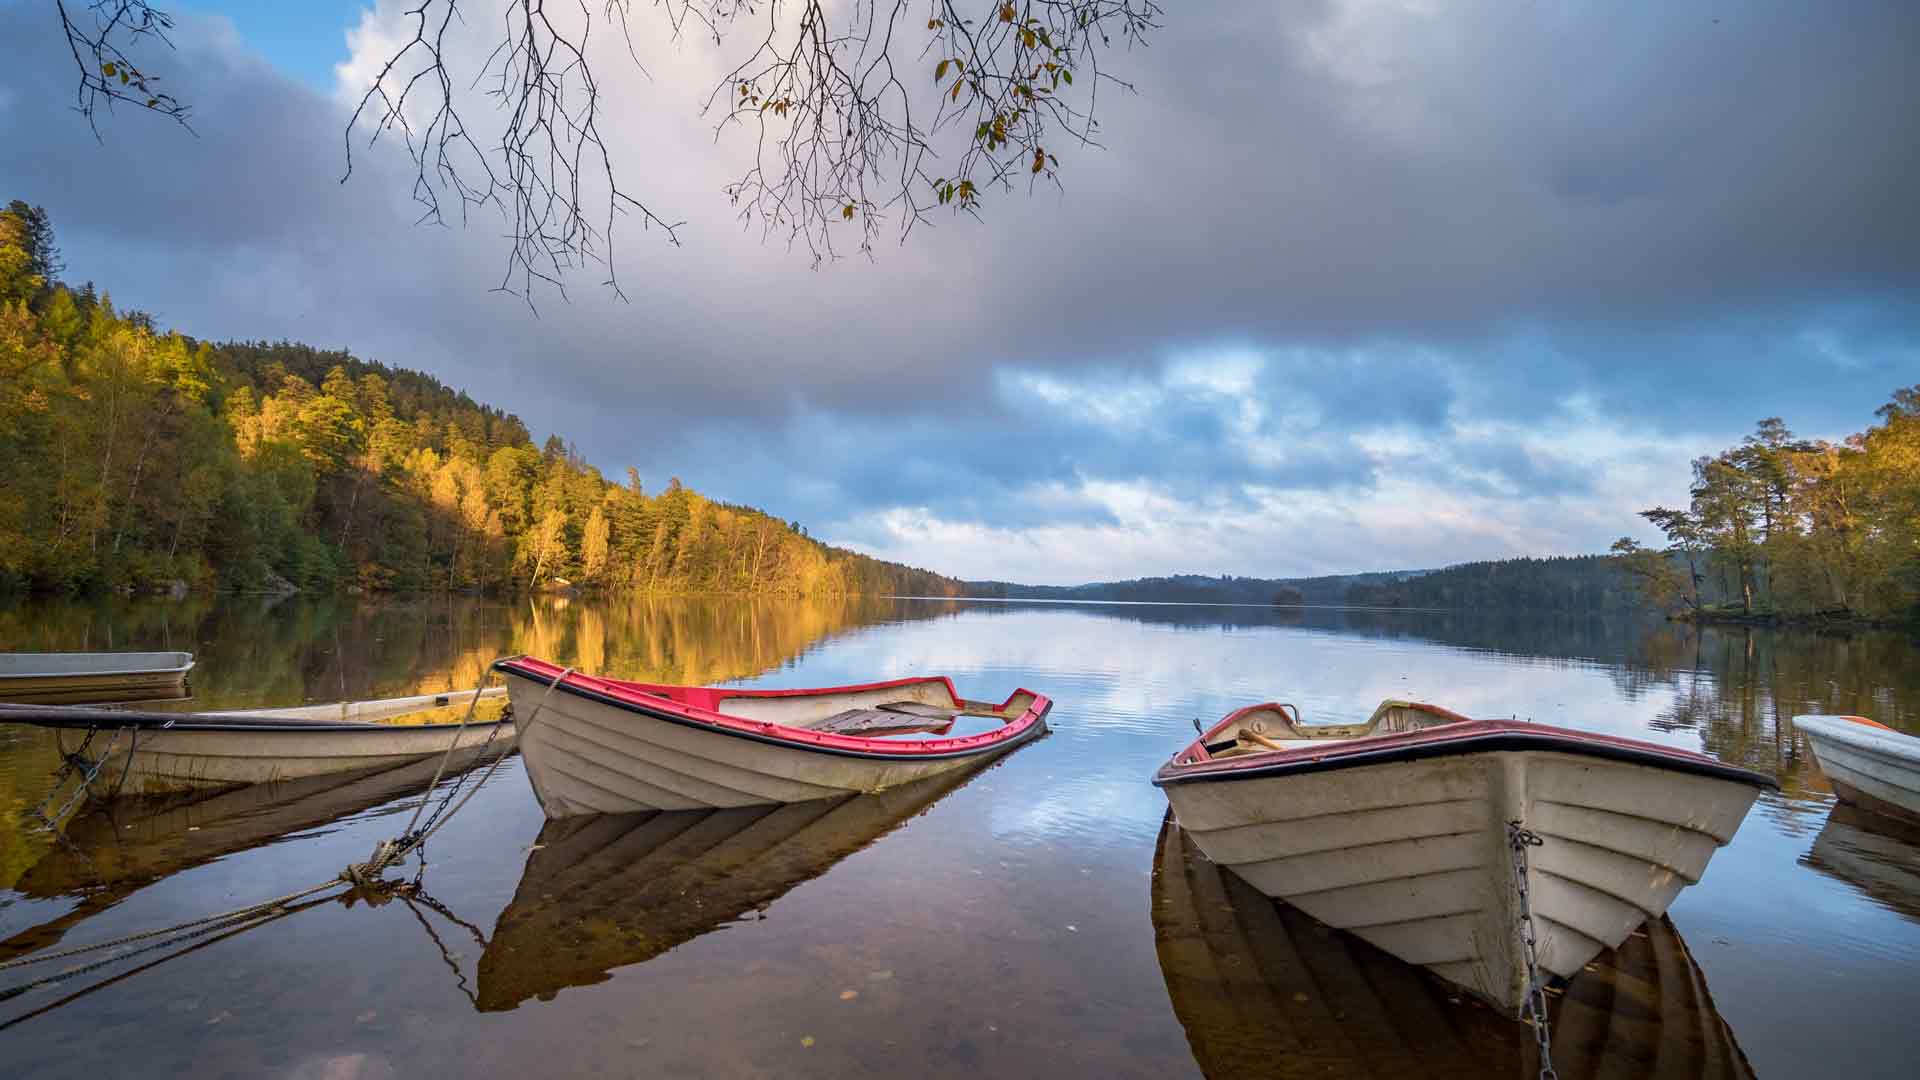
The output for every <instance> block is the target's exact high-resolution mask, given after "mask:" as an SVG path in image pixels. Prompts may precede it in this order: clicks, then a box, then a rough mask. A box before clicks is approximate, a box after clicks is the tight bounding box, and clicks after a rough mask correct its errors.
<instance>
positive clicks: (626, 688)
mask: <svg viewBox="0 0 1920 1080" xmlns="http://www.w3.org/2000/svg"><path fill="white" fill-rule="evenodd" d="M494 667H496V668H498V669H500V670H502V671H507V672H511V673H512V674H515V675H519V676H521V677H523V678H527V679H532V680H534V681H535V682H540V683H546V684H551V683H552V682H553V681H554V680H555V679H557V678H559V677H560V674H561V672H563V671H565V670H566V669H565V668H562V667H561V666H560V665H558V664H554V663H550V662H548V661H546V660H541V659H538V658H536V657H531V656H515V657H510V658H508V659H505V660H501V661H498V662H497V663H495V664H494ZM925 683H939V684H940V685H942V686H944V687H945V688H946V691H947V693H948V694H949V695H950V696H951V697H952V699H953V701H954V702H955V703H956V704H959V703H964V702H965V701H966V699H964V698H962V697H961V696H960V694H959V692H958V691H956V690H955V689H954V687H953V680H952V679H949V678H947V677H946V676H944V675H935V676H928V677H924V678H914V679H890V680H886V681H883V682H873V683H859V684H856V685H853V686H827V687H819V688H815V689H798V690H741V689H733V688H729V687H716V686H674V685H670V684H665V683H641V682H628V681H627V680H625V679H607V678H602V677H600V676H596V675H583V674H581V673H579V672H577V671H576V672H574V673H572V674H570V675H568V676H567V677H566V679H565V681H563V682H561V683H560V688H561V689H563V690H569V691H572V692H574V693H578V694H584V695H586V696H590V697H593V698H596V699H598V700H601V701H604V702H607V703H609V704H613V705H619V706H622V707H624V708H628V709H632V710H634V711H636V712H645V713H649V714H653V715H657V716H662V717H666V718H670V719H676V720H682V721H689V722H692V723H695V724H698V725H701V726H705V727H710V728H715V729H718V730H720V731H722V732H726V733H728V734H734V735H744V736H748V737H750V738H755V739H760V740H765V741H771V742H777V743H782V744H785V745H788V746H792V747H793V748H795V749H797V750H821V751H827V752H831V753H842V754H845V753H853V754H860V755H862V756H868V757H892V758H902V759H906V760H914V759H919V758H929V757H952V756H954V755H956V754H967V753H973V752H979V751H985V750H991V749H996V748H998V747H1000V746H1002V745H1004V744H1007V743H1012V742H1018V741H1020V740H1022V739H1024V738H1025V737H1026V736H1027V735H1029V734H1033V733H1035V732H1034V730H1033V729H1034V728H1035V727H1036V726H1038V727H1040V728H1041V729H1042V730H1044V728H1045V725H1044V721H1045V718H1046V715H1047V713H1048V712H1049V711H1050V710H1051V709H1052V708H1053V701H1052V699H1050V698H1048V697H1047V696H1046V695H1045V694H1036V693H1034V692H1033V691H1031V690H1015V691H1014V692H1013V693H1012V694H1009V695H1008V696H1007V700H1005V701H1003V702H1001V703H1000V704H999V705H997V706H990V707H992V708H996V709H1005V708H1006V707H1008V706H1009V705H1011V704H1013V701H1014V699H1015V698H1018V697H1019V696H1020V695H1022V694H1026V695H1028V696H1030V697H1032V698H1033V700H1032V701H1031V702H1030V703H1029V704H1028V705H1027V708H1026V711H1024V712H1022V713H1021V714H1020V715H1019V716H1017V717H1014V718H1013V719H1012V720H1008V721H1006V722H1004V723H1002V724H1001V725H1000V726H999V727H997V728H994V729H993V730H992V731H986V732H982V733H980V734H978V735H968V736H963V737H960V738H953V739H916V740H911V741H901V740H897V739H888V738H869V737H863V736H859V735H841V734H836V733H833V732H827V731H810V730H808V729H806V728H797V727H791V726H789V725H786V724H776V723H773V722H772V721H769V720H748V719H745V718H742V717H738V716H730V715H728V714H726V713H724V712H721V711H720V708H719V706H720V703H721V702H722V701H725V700H727V699H729V698H743V697H744V698H787V697H807V696H818V695H822V694H847V693H859V692H861V691H867V690H889V689H893V688H895V687H903V686H919V685H923V684H925Z"/></svg>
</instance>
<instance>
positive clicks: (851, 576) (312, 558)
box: [0, 202, 960, 596]
mask: <svg viewBox="0 0 1920 1080" xmlns="http://www.w3.org/2000/svg"><path fill="white" fill-rule="evenodd" d="M61 270H62V267H61V264H60V258H59V252H58V249H57V247H56V246H55V244H54V235H53V229H52V226H51V224H50V223H49V222H48V221H47V218H46V215H45V214H44V213H43V212H41V211H40V210H39V209H38V208H35V207H30V206H27V205H26V204H24V203H20V202H14V203H12V204H11V205H9V206H8V207H7V208H6V209H5V210H4V211H0V589H5V590H11V591H22V590H26V591H36V592H46V591H71V590H98V589H149V588H172V589H175V590H178V589H179V588H181V587H183V586H184V587H187V588H224V589H266V588H277V589H285V588H287V587H289V586H292V587H297V588H301V589H312V590H326V589H333V588H362V589H370V590H408V589H475V590H517V589H529V588H548V587H553V586H556V585H562V584H565V585H571V586H575V587H585V588H605V589H626V590H634V591H638V592H647V593H755V594H769V595H835V594H912V595H937V596H950V595H955V594H957V593H958V592H959V591H960V583H959V582H957V581H954V580H952V579H950V578H944V577H941V576H939V575H937V574H932V573H929V572H927V571H923V570H917V569H913V568H911V567H906V566H901V565H898V564H895V563H887V562H882V561H880V560H876V559H872V558H868V557H866V556H863V555H859V554H857V553H854V552H851V551H847V550H844V549H841V548H836V547H832V546H830V545H827V544H823V543H821V542H819V541H818V540H815V539H813V538H811V537H809V536H807V535H806V531H805V530H804V529H803V528H800V527H799V526H798V525H797V524H790V523H788V522H784V521H782V520H780V519H778V518H775V517H773V516H771V515H768V514H766V513H764V512H762V511H759V510H756V509H753V508H751V507H746V506H735V505H730V504H727V503H723V502H718V501H715V500H713V499H709V498H707V497H706V496H703V495H701V494H699V493H698V492H696V491H694V490H692V489H690V488H687V487H685V486H684V485H682V484H681V483H680V482H679V480H677V479H674V480H670V481H669V482H668V483H667V484H666V485H665V487H664V488H662V489H661V490H659V491H657V492H652V493H649V492H647V491H646V490H644V489H643V488H642V485H641V481H640V477H639V476H638V475H637V474H636V473H635V472H633V471H632V470H629V471H628V472H627V475H626V477H625V478H624V481H623V482H617V483H616V482H612V481H609V480H608V479H607V478H605V477H604V476H602V475H601V473H600V471H599V470H598V469H596V468H594V467H593V466H592V465H590V464H588V463H587V462H586V461H584V460H583V459H582V458H581V457H580V455H579V454H578V453H577V452H576V451H575V450H574V449H573V448H571V447H570V446H568V445H567V444H566V443H565V442H564V441H562V440H561V439H560V438H559V437H558V436H552V437H549V438H548V439H547V440H546V441H545V442H544V443H543V444H539V445H536V444H535V443H534V442H533V440H532V438H531V437H530V435H529V433H528V431H527V428H526V426H525V425H524V424H522V423H521V422H520V420H519V419H518V418H516V417H514V416H513V415H511V414H509V413H507V412H504V411H502V410H500V409H497V408H494V407H491V406H488V405H483V404H480V403H478V402H475V401H473V400H472V399H471V398H469V397H468V396H467V395H465V394H463V393H460V392H458V391H456V390H453V389H451V388H449V387H447V386H445V385H443V384H442V383H440V382H439V381H438V380H437V379H434V378H433V377H431V376H429V375H425V374H421V373H419V372H413V371H407V370H404V369H400V368H393V367H388V366H386V365H384V364H379V363H373V362H370V361H365V360H361V359H358V358H356V357H353V356H351V355H348V354H347V353H344V352H328V351H324V350H319V349H314V348H311V347H309V346H305V345H297V344H292V343H288V342H282V343H278V344H268V343H264V342H261V343H232V344H213V343H209V342H205V341H199V340H196V339H194V338H191V337H188V336H186V335H184V334H181V333H178V332H172V331H163V330H161V329H159V328H157V327H156V326H154V324H153V320H152V319H151V318H150V317H148V316H146V315H144V314H142V313H140V312H136V311H121V310H119V309H117V308H116V307H115V306H114V304H113V301H112V299H111V298H110V297H109V296H107V295H106V294H105V293H104V292H100V291H96V289H95V288H94V286H93V285H92V284H91V283H87V284H84V285H81V286H78V287H73V286H70V285H68V284H66V283H63V282H62V281H61V280H60V272H61Z"/></svg>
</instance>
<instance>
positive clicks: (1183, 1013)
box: [1152, 819, 1753, 1080]
mask: <svg viewBox="0 0 1920 1080" xmlns="http://www.w3.org/2000/svg"><path fill="white" fill-rule="evenodd" d="M1152 897H1153V929H1154V941H1155V946H1156V951H1157V952H1158V954H1159V959H1160V973H1161V975H1162V977H1163V978H1165V980H1166V984H1167V996H1168V998H1169V999H1170V1000H1171V1002H1172V1005H1173V1012H1174V1015H1175V1016H1176V1017H1178V1018H1179V1020H1180V1024H1181V1026H1182V1027H1184V1028H1185V1029H1186V1034H1187V1042H1188V1044H1189V1045H1190V1046H1191V1047H1192V1049H1193V1056H1194V1060H1195V1062H1196V1063H1197V1064H1198V1065H1199V1067H1200V1071H1201V1073H1202V1074H1203V1075H1205V1076H1208V1077H1212V1078H1217V1080H1236V1078H1239V1077H1245V1076H1299V1077H1309V1076H1311V1077H1324V1078H1334V1080H1338V1078H1342V1077H1353V1078H1360V1077H1376V1076H1395V1077H1425V1078H1437V1077H1458V1078H1460V1080H1481V1078H1482V1077H1489V1076H1509V1077H1519V1076H1534V1075H1537V1074H1538V1072H1539V1068H1540V1061H1539V1053H1538V1048H1537V1046H1536V1045H1535V1042H1534V1038H1533V1034H1532V1032H1531V1031H1530V1030H1529V1029H1527V1028H1525V1027H1522V1026H1520V1025H1518V1024H1514V1023H1512V1022H1511V1021H1510V1020H1509V1019H1508V1018H1507V1017H1506V1016H1505V1015H1503V1014H1501V1013H1499V1012H1497V1011H1495V1010H1493V1009H1490V1008H1488V1007H1487V1006H1485V1005H1483V1004H1481V1003H1480V1002H1477V1001H1474V1000H1472V999H1471V998H1467V997H1463V996H1462V995H1460V994H1459V993H1457V992H1456V991H1455V990H1454V989H1453V988H1452V987H1450V986H1448V985H1447V984H1446V983H1445V982H1443V981H1442V980H1440V979H1437V978H1434V977H1432V976H1431V975H1429V974H1427V973H1426V972H1424V971H1422V970H1421V969H1419V968H1416V967H1412V966H1409V965H1407V964H1405V963H1402V962H1401V961H1400V960H1398V959H1396V958H1395V957H1393V956H1391V955H1389V954H1387V953H1385V952H1383V951H1381V950H1380V949H1377V948H1375V947H1373V946H1372V945H1369V944H1368V943H1366V942H1365V941H1362V940H1360V939H1358V938H1356V937H1354V936H1353V935H1350V934H1343V933H1340V932H1338V931H1336V930H1333V929H1332V928H1330V927H1328V926H1326V925H1325V924H1323V923H1320V922H1319V921H1317V920H1315V919H1313V918H1312V917H1311V916H1309V915H1307V914H1306V913H1304V912H1302V911H1300V910H1298V909H1297V908H1293V907H1290V906H1288V905H1286V904H1282V903H1275V902H1274V901H1272V900H1269V899H1268V898H1266V897H1265V896H1263V895H1261V894H1260V892H1259V891H1258V890H1257V889H1255V888H1253V887H1252V886H1251V885H1249V884H1247V882H1246V881H1244V880H1243V879H1241V878H1240V877H1238V876H1237V875H1234V874H1231V873H1228V872H1226V871H1225V869H1224V868H1222V867H1220V866H1219V865H1217V864H1215V863H1214V862H1212V861H1211V860H1209V859H1208V858H1207V857H1206V856H1205V855H1204V854H1202V853H1201V852H1200V851H1199V850H1198V849H1197V848H1196V847H1195V846H1194V844H1193V841H1192V839H1191V838H1190V837H1188V836H1187V835H1186V834H1185V833H1184V832H1183V830H1181V829H1180V827H1179V826H1178V825H1176V824H1175V823H1174V822H1173V821H1172V820H1171V819H1169V820H1168V822H1167V823H1166V824H1165V825H1164V826H1163V827H1162V829H1161V832H1160V842H1159V848H1158V851H1157V853H1156V855H1155V857H1154V864H1153V888H1152ZM1548 1009H1549V1015H1550V1019H1551V1022H1552V1030H1553V1042H1552V1045H1551V1047H1550V1050H1551V1054H1552V1059H1553V1064H1554V1067H1555V1068H1556V1070H1557V1071H1558V1073H1559V1075H1560V1076H1562V1077H1565V1078H1567V1080H1576V1078H1589V1077H1592V1078H1598V1077H1650V1076H1656V1077H1687V1078H1689V1080H1692V1078H1724V1080H1747V1078H1751V1077H1752V1076H1753V1069H1752V1067H1751V1066H1750V1065H1749V1064H1748V1062H1747V1058H1746V1055H1745V1054H1744V1053H1743V1052H1742V1051H1741V1049H1740V1045H1739V1043H1738V1042H1737V1041H1736V1040H1735V1039H1734V1036H1733V1032H1732V1031H1731V1030H1730V1029H1729V1028H1728V1027H1727V1024H1726V1022H1725V1021H1724V1020H1723V1019H1722V1018H1721V1016H1720V1014H1719V1012H1718V1011H1717V1010H1716V1009H1715V1007H1714V1004H1713V997H1712V995H1711V994H1710V993H1709V992H1708V990H1707V984H1706V978H1705V976H1704V975H1703V974H1702V973H1701V971H1700V968H1699V966H1698V965H1697V964H1696V963H1695V962H1694V960H1693V956H1692V955H1691V954H1690V953H1689V952H1688V951H1687V946H1686V943H1685V942H1684V941H1682V940H1681V939H1680V936H1679V934H1678V933H1676V932H1675V931H1674V928H1673V924H1672V923H1671V922H1669V921H1668V920H1667V919H1665V918H1664V917H1663V918H1659V919H1653V920H1650V921H1649V922H1648V923H1647V924H1646V926H1645V928H1644V930H1643V931H1640V932H1636V933H1634V934H1632V935H1629V936H1628V938H1627V940H1626V941H1624V942H1623V943H1622V944H1621V945H1620V947H1619V948H1617V949H1614V950H1611V951H1609V952H1605V953H1602V954H1600V956H1599V957H1597V958H1596V959H1595V961H1594V964H1593V970H1591V971H1589V972H1587V973H1585V974H1583V975H1582V976H1581V978H1580V981H1579V982H1577V983H1575V984H1573V985H1572V986H1570V987H1569V988H1568V990H1567V992H1566V993H1565V994H1564V995H1558V996H1554V997H1553V998H1552V1000H1551V1003H1550V1005H1549V1007H1548Z"/></svg>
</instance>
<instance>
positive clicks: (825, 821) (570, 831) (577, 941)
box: [475, 725, 973, 1012]
mask: <svg viewBox="0 0 1920 1080" xmlns="http://www.w3.org/2000/svg"><path fill="white" fill-rule="evenodd" d="M536 727H537V725H536ZM972 775H973V774H971V773H962V772H949V773H947V774H945V775H943V776H939V777H935V778H933V779H931V780H927V781H923V782H921V783H917V784H909V785H906V786H904V787H897V788H893V789H891V790H888V791H885V792H881V793H880V794H877V795H854V796H848V797H845V798H841V799H834V800H815V801H811V802H804V803H788V804H784V805H761V806H744V807H735V808H732V809H727V810H690V811H677V812H670V813H646V814H603V815H598V816H595V817H574V818H568V819H565V820H561V821H549V822H548V823H547V824H546V827H545V828H543V829H541V831H540V839H539V841H538V842H537V843H536V844H535V845H534V848H533V851H532V852H531V853H529V854H528V856H527V865H526V869H525V871H524V872H523V873H522V874H521V877H520V885H519V888H517V889H515V890H514V894H513V900H512V901H511V902H510V903H508V904H507V906H506V909H505V910H503V911H502V912H501V913H500V918H499V921H498V922H497V923H496V924H495V925H494V928H493V934H492V935H491V937H490V938H489V940H488V941H487V945H486V949H485V951H483V952H482V953H481V954H480V963H479V992H478V994H477V995H476V999H475V1005H476V1007H477V1008H478V1009H479V1010H480V1011H481V1012H504V1011H507V1010H511V1009H514V1008H517V1007H518V1006H519V1005H520V1004H521V1003H522V1002H525V1001H527V1000H528V999H530V998H539V999H541V1000H551V999H552V997H553V995H554V994H556V993H557V992H559V991H560V990H562V989H565V988H567V987H570V986H590V985H592V984H594V983H599V982H604V981H605V980H607V979H608V978H609V977H611V973H612V972H614V971H616V970H618V969H620V968H623V967H629V966H632V965H634V964H641V963H645V962H646V961H648V960H651V959H653V958H654V957H656V956H659V955H661V954H663V953H666V952H668V951H671V950H672V949H674V948H677V947H678V946H680V945H681V944H682V943H684V942H687V941H690V940H692V939H693V938H696V937H699V936H700V935H702V934H706V933H708V932H710V931H713V930H716V929H719V928H720V927H722V926H725V925H727V924H728V923H731V922H733V921H734V920H735V919H738V918H739V917H741V916H742V915H743V914H745V913H747V912H749V911H752V910H755V909H757V908H764V907H766V906H767V905H768V904H771V903H772V902H773V901H775V900H777V899H779V898H780V897H781V896H784V895H785V894H786V893H787V892H788V890H790V889H792V888H794V887H795V886H797V885H799V884H801V883H802V882H805V881H809V880H812V879H813V878H815V877H818V876H819V875H821V874H823V873H825V872H826V871H827V870H829V869H830V868H832V867H833V866H834V865H835V864H836V863H838V862H839V861H840V860H842V859H844V858H846V857H847V856H848V855H851V854H853V853H854V852H855V851H858V850H860V849H861V848H864V847H866V846H867V845H868V844H871V843H873V842H874V841H875V840H877V839H879V838H880V837H882V836H884V835H886V834H887V833H890V832H892V831H893V830H894V829H896V828H898V827H900V826H901V825H902V824H904V823H905V822H906V821H907V820H908V819H910V818H912V817H914V816H915V815H917V814H919V813H920V812H921V811H923V810H925V809H927V808H928V807H930V806H932V805H933V804H934V803H935V802H937V801H939V800H940V799H941V798H942V797H944V796H945V795H947V794H948V793H949V792H951V791H953V790H955V789H956V788H959V787H960V786H962V785H963V784H965V783H966V782H967V780H968V779H970V778H971V776H972Z"/></svg>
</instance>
